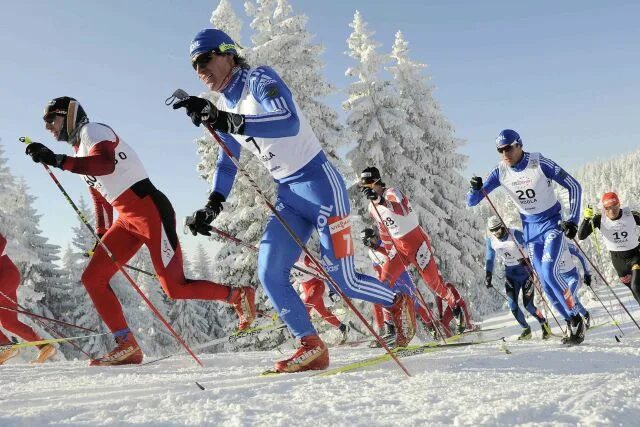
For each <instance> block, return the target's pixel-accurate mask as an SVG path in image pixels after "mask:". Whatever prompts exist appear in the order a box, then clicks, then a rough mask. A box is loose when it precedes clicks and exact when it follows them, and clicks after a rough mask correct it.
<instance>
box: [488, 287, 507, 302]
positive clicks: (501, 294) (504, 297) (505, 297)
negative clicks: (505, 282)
mask: <svg viewBox="0 0 640 427" xmlns="http://www.w3.org/2000/svg"><path fill="white" fill-rule="evenodd" d="M491 289H493V290H494V291H496V293H497V294H498V295H500V296H501V297H502V299H503V300H505V301H506V302H507V304H508V303H509V298H507V296H506V295H505V294H503V293H502V292H500V291H499V290H497V289H496V288H494V287H493V286H491Z"/></svg>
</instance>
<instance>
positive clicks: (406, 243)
mask: <svg viewBox="0 0 640 427" xmlns="http://www.w3.org/2000/svg"><path fill="white" fill-rule="evenodd" d="M382 197H383V200H382V203H376V202H371V203H369V214H370V215H371V217H372V218H373V220H374V221H375V222H376V225H377V227H378V232H379V235H380V238H381V239H382V244H383V246H384V247H385V249H386V250H387V252H388V254H389V258H390V259H393V258H395V257H399V258H400V259H401V262H393V263H392V262H388V263H386V264H385V265H384V266H383V268H382V273H381V275H380V280H381V281H388V282H389V283H392V284H393V283H394V282H395V281H396V279H397V278H398V277H399V276H400V275H401V274H402V273H403V272H404V271H405V268H406V267H407V266H409V265H414V266H416V268H417V269H418V273H419V274H420V276H421V277H422V280H423V281H424V283H425V284H426V285H427V287H429V289H431V290H432V291H433V293H434V294H435V295H436V296H439V297H440V298H442V299H443V300H445V301H447V304H448V305H449V306H451V307H455V305H456V298H455V296H454V295H453V294H452V293H451V292H450V291H449V290H448V289H447V287H446V286H445V284H444V281H443V280H442V276H441V275H440V271H439V270H438V266H437V265H436V260H435V259H434V257H433V250H432V249H431V242H430V241H429V236H428V235H427V233H426V232H425V231H424V230H423V229H422V227H420V224H419V223H418V217H417V215H416V214H415V213H414V212H413V208H412V207H411V204H410V203H409V199H408V198H407V197H406V196H405V195H404V194H403V193H402V192H401V191H400V190H398V189H395V188H392V187H391V188H387V189H385V190H384V192H383V194H382ZM396 248H397V252H399V253H396Z"/></svg>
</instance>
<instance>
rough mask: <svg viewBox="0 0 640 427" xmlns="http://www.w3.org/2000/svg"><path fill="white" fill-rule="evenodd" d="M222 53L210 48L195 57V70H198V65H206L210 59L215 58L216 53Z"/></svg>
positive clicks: (193, 63) (192, 62) (192, 64)
mask: <svg viewBox="0 0 640 427" xmlns="http://www.w3.org/2000/svg"><path fill="white" fill-rule="evenodd" d="M218 54H220V52H219V51H217V50H210V51H209V52H205V53H203V54H200V55H198V56H196V57H195V58H193V60H192V61H191V66H192V67H193V69H194V70H196V71H198V67H206V66H207V64H208V63H209V61H211V60H212V59H213V57H214V56H215V55H218Z"/></svg>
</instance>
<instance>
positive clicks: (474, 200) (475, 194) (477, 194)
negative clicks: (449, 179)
mask: <svg viewBox="0 0 640 427" xmlns="http://www.w3.org/2000/svg"><path fill="white" fill-rule="evenodd" d="M499 186H500V177H499V174H498V168H497V167H496V168H494V169H493V170H492V171H491V173H490V174H489V176H487V178H486V179H485V181H484V182H483V183H482V190H484V191H485V192H486V193H487V194H489V193H491V192H492V191H493V190H495V189H496V188H498V187H499ZM482 190H474V189H473V188H472V189H470V190H469V192H468V193H467V206H475V205H477V204H478V203H480V202H481V201H482V199H483V198H484V193H483V192H482Z"/></svg>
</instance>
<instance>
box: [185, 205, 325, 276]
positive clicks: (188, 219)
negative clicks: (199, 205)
mask: <svg viewBox="0 0 640 427" xmlns="http://www.w3.org/2000/svg"><path fill="white" fill-rule="evenodd" d="M191 223H193V216H188V217H186V218H185V219H184V226H185V227H188V226H189V224H191ZM207 228H208V229H209V231H213V232H214V233H216V234H218V235H219V236H221V237H224V238H225V239H227V240H230V241H232V242H233V243H235V244H237V245H238V246H242V247H245V248H247V249H249V250H250V251H252V252H256V253H257V252H258V248H256V247H255V246H253V245H250V244H249V243H246V242H244V241H242V240H240V239H238V238H237V237H235V236H232V235H231V234H229V233H227V232H224V231H222V230H220V229H219V228H217V227H214V226H213V225H208V226H207ZM291 268H293V269H294V270H298V271H300V272H301V273H306V274H309V275H311V276H313V277H315V278H316V279H320V280H324V277H322V276H320V275H318V274H317V273H314V272H312V271H309V270H305V269H304V268H302V267H298V266H297V265H293V266H292V267H291Z"/></svg>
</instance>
